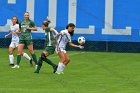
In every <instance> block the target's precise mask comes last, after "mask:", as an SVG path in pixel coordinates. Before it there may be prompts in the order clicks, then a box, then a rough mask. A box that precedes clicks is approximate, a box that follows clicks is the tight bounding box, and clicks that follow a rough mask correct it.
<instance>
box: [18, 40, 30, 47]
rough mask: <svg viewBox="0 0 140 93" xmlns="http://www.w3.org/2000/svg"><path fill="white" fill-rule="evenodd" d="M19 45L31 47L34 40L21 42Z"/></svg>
mask: <svg viewBox="0 0 140 93" xmlns="http://www.w3.org/2000/svg"><path fill="white" fill-rule="evenodd" d="M19 44H24V45H26V46H29V45H33V41H32V40H20V41H19Z"/></svg>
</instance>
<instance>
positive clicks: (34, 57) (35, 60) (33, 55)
mask: <svg viewBox="0 0 140 93" xmlns="http://www.w3.org/2000/svg"><path fill="white" fill-rule="evenodd" d="M32 58H33V60H34V62H35V64H36V65H37V58H36V54H32Z"/></svg>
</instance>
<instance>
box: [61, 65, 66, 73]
mask: <svg viewBox="0 0 140 93" xmlns="http://www.w3.org/2000/svg"><path fill="white" fill-rule="evenodd" d="M64 68H65V64H64V63H62V64H61V72H63V70H64Z"/></svg>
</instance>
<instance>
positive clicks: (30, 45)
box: [27, 43, 37, 67]
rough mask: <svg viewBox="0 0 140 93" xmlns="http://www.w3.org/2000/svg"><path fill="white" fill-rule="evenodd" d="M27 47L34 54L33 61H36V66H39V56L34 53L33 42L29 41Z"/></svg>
mask: <svg viewBox="0 0 140 93" xmlns="http://www.w3.org/2000/svg"><path fill="white" fill-rule="evenodd" d="M27 48H28V50H29V52H30V54H31V55H32V58H33V61H34V62H35V64H36V67H37V57H36V54H35V53H34V49H33V44H32V43H28V44H27Z"/></svg>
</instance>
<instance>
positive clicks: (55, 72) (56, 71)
mask: <svg viewBox="0 0 140 93" xmlns="http://www.w3.org/2000/svg"><path fill="white" fill-rule="evenodd" d="M55 73H56V74H58V75H60V74H64V72H57V71H56V72H55Z"/></svg>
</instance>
